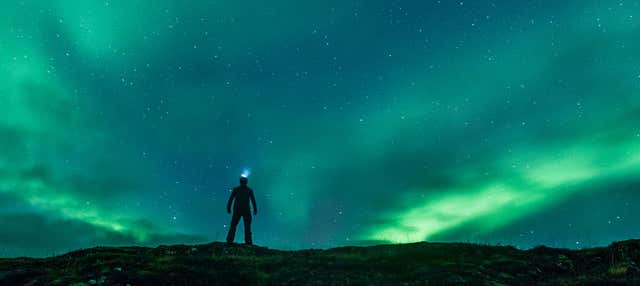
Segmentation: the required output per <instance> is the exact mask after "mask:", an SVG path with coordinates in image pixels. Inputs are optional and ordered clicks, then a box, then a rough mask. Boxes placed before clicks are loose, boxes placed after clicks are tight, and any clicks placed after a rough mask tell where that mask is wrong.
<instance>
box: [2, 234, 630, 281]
mask: <svg viewBox="0 0 640 286" xmlns="http://www.w3.org/2000/svg"><path fill="white" fill-rule="evenodd" d="M639 260H640V240H629V241H623V242H617V243H614V244H612V245H611V246H609V247H606V248H593V249H585V250H579V251H571V250H564V249H552V248H547V247H538V248H534V249H531V250H527V251H522V250H518V249H516V248H513V247H505V246H483V245H474V244H461V243H450V244H449V243H414V244H403V245H379V246H371V247H341V248H334V249H329V250H302V251H279V250H272V249H268V248H263V247H257V246H245V245H239V244H233V245H227V244H224V243H217V242H216V243H211V244H205V245H194V246H187V245H175V246H160V247H157V248H144V247H97V248H92V249H86V250H80V251H75V252H71V253H68V254H65V255H62V256H58V257H51V258H44V259H32V258H16V259H0V285H123V286H124V285H132V286H138V285H576V284H578V285H602V284H607V285H611V284H616V285H637V284H640V268H639V267H638V263H640V261H639Z"/></svg>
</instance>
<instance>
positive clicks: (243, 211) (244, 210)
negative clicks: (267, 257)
mask: <svg viewBox="0 0 640 286" xmlns="http://www.w3.org/2000/svg"><path fill="white" fill-rule="evenodd" d="M247 183H248V180H247V178H246V177H244V176H243V177H240V186H237V187H235V188H233V191H232V192H231V197H229V202H228V203H227V213H231V202H233V200H234V199H235V203H234V204H233V216H232V218H231V226H230V227H229V234H228V235H227V242H228V243H232V242H233V239H234V238H235V236H236V227H237V226H238V222H240V217H242V220H243V223H244V243H246V244H253V241H252V240H251V209H250V207H249V200H251V204H252V205H253V214H254V215H257V214H258V207H257V206H256V198H255V197H254V196H253V190H252V189H250V188H249V187H247Z"/></svg>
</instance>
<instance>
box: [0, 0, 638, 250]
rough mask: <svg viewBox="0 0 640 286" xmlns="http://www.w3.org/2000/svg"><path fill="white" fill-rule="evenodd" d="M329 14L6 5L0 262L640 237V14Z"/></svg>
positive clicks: (393, 5) (301, 8)
mask: <svg viewBox="0 0 640 286" xmlns="http://www.w3.org/2000/svg"><path fill="white" fill-rule="evenodd" d="M307 2H309V1H307ZM307 2H299V1H298V2H296V1H270V2H268V3H266V2H265V3H249V2H242V1H167V0H159V1H28V0H27V1H4V2H2V3H0V23H1V25H0V27H2V31H0V74H1V75H2V77H0V257H3V256H23V255H26V256H48V255H52V254H60V253H62V252H65V251H69V250H74V249H77V248H84V247H91V246H96V245H158V244H170V243H203V242H209V241H214V240H217V241H222V240H223V239H224V236H225V235H226V231H227V224H228V223H229V220H230V216H228V215H227V214H226V212H225V204H226V200H227V198H228V195H229V190H230V189H231V188H232V187H234V186H236V185H237V179H238V178H239V176H240V174H242V173H245V172H250V176H249V185H250V186H251V187H252V188H253V189H254V191H255V195H256V200H257V203H258V205H259V206H260V207H259V208H260V213H259V214H258V215H257V216H256V217H255V218H254V223H253V229H254V231H253V232H254V242H255V243H256V244H258V245H264V246H268V247H273V248H284V249H292V248H293V249H296V248H319V247H332V246H338V245H360V244H373V243H404V242H414V241H423V240H427V241H470V242H481V243H492V244H497V243H500V244H512V245H515V246H518V247H522V248H528V247H533V246H536V245H539V244H546V245H550V246H556V247H570V248H580V247H585V246H599V245H606V244H608V243H610V242H612V241H614V240H621V239H628V238H640V228H639V225H638V220H637V217H638V215H640V209H639V208H638V205H640V52H639V51H640V37H638V35H640V1H621V0H618V1H595V0H587V1H584V0H581V1H577V0H576V1H573V0H572V1H507V0H496V1H337V0H336V1H333V0H329V1H317V2H310V3H307ZM240 229H241V227H240ZM241 235H242V234H241V231H240V230H239V233H238V237H240V236H241Z"/></svg>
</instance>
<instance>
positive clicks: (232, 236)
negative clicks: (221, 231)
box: [227, 212, 240, 243]
mask: <svg viewBox="0 0 640 286" xmlns="http://www.w3.org/2000/svg"><path fill="white" fill-rule="evenodd" d="M238 222H240V215H238V214H236V213H235V212H234V213H233V216H232V217H231V224H230V225H229V233H228V234H227V242H228V243H232V242H233V240H234V239H235V237H236V227H237V226H238Z"/></svg>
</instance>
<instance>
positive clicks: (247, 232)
mask: <svg viewBox="0 0 640 286" xmlns="http://www.w3.org/2000/svg"><path fill="white" fill-rule="evenodd" d="M242 218H243V221H244V243H246V244H253V240H252V239H251V214H244V215H243V216H242Z"/></svg>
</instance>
